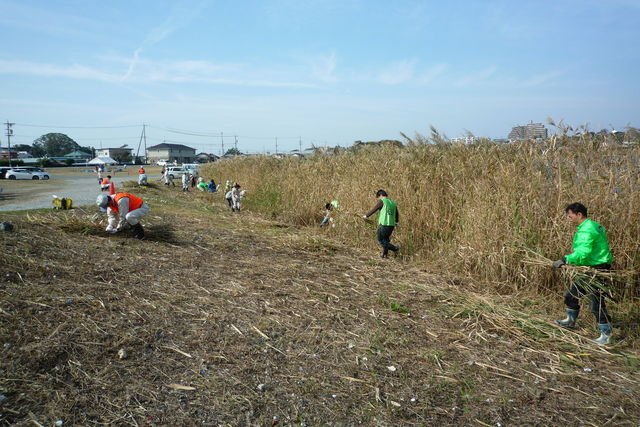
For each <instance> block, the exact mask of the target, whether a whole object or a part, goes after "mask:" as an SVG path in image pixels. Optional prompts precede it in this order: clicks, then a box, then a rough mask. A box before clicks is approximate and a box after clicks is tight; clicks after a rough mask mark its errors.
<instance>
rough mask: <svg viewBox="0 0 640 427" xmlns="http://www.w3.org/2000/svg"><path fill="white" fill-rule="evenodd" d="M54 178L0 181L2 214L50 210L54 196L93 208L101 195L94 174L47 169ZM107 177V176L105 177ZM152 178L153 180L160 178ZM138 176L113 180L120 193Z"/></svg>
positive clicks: (118, 177)
mask: <svg viewBox="0 0 640 427" xmlns="http://www.w3.org/2000/svg"><path fill="white" fill-rule="evenodd" d="M47 171H49V172H51V176H52V178H51V179H50V180H48V181H43V180H38V181H27V180H15V181H14V180H7V179H2V180H0V189H1V190H2V191H1V192H0V212H1V211H17V210H26V209H39V208H50V207H52V205H51V200H52V197H51V196H52V195H54V194H55V195H57V196H58V197H67V198H69V197H70V198H71V199H73V205H74V206H83V205H91V204H94V203H95V201H96V196H97V195H98V194H100V187H99V186H98V180H97V178H96V175H95V174H94V173H83V172H66V171H64V170H55V169H53V168H51V169H49V168H48V169H47ZM105 175H106V174H105ZM158 176H159V175H158V174H156V176H154V175H150V176H149V178H150V180H154V179H157V178H158ZM137 179H138V176H137V173H135V172H133V173H131V174H130V175H126V174H124V175H122V174H120V176H118V174H116V176H115V177H114V178H113V181H114V182H115V185H116V190H117V189H118V188H119V187H120V188H122V187H121V186H120V184H121V183H122V182H123V181H130V180H137Z"/></svg>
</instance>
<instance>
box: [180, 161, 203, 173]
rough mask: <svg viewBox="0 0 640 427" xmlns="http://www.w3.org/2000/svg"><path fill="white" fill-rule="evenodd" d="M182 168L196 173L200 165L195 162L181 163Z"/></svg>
mask: <svg viewBox="0 0 640 427" xmlns="http://www.w3.org/2000/svg"><path fill="white" fill-rule="evenodd" d="M182 168H183V169H184V170H188V171H189V172H190V173H192V174H194V175H197V174H198V172H200V165H199V164H197V163H183V164H182Z"/></svg>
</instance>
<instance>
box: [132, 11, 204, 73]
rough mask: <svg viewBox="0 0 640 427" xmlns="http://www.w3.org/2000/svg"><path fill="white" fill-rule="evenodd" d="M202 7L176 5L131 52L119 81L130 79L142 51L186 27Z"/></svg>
mask: <svg viewBox="0 0 640 427" xmlns="http://www.w3.org/2000/svg"><path fill="white" fill-rule="evenodd" d="M204 5H205V3H204V1H201V2H200V3H199V4H197V5H190V7H189V6H187V5H186V4H183V3H178V4H176V5H175V6H174V8H173V10H172V11H171V14H170V15H169V16H168V17H167V19H165V20H164V22H163V23H162V24H160V25H159V26H157V27H155V28H153V29H152V30H151V31H149V33H148V34H147V36H146V38H145V39H144V41H143V42H142V44H141V45H140V46H139V47H138V48H137V49H136V50H134V51H133V55H132V57H131V60H130V62H129V67H128V68H127V72H126V73H125V74H124V75H123V76H122V78H121V80H122V81H125V80H127V79H128V78H129V77H131V75H132V74H133V71H134V70H135V68H136V66H137V65H138V62H139V61H140V54H141V53H142V52H143V50H144V49H147V48H149V47H151V46H153V45H155V44H156V43H159V42H161V41H162V40H164V39H165V38H167V37H169V36H170V35H171V34H172V33H173V32H175V31H176V30H178V29H179V28H181V27H183V26H185V25H187V24H188V23H189V22H190V21H191V20H193V18H195V16H196V15H197V14H198V13H200V11H201V10H202V8H203V7H204Z"/></svg>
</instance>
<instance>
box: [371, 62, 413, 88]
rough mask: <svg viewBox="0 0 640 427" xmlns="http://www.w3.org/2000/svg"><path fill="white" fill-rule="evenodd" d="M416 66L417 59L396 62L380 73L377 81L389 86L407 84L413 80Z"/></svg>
mask: <svg viewBox="0 0 640 427" xmlns="http://www.w3.org/2000/svg"><path fill="white" fill-rule="evenodd" d="M415 65H416V60H415V59H412V60H404V61H399V62H395V63H393V64H391V65H389V66H388V67H386V68H385V69H383V70H382V71H381V72H380V73H378V76H377V81H378V82H379V83H383V84H387V85H397V84H400V83H405V82H407V81H409V80H411V79H412V78H413V74H414V69H415Z"/></svg>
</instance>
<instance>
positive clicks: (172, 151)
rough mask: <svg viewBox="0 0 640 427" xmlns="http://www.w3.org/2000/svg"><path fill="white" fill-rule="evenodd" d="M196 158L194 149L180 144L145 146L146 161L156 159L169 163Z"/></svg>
mask: <svg viewBox="0 0 640 427" xmlns="http://www.w3.org/2000/svg"><path fill="white" fill-rule="evenodd" d="M195 159H196V149H195V148H191V147H187V146H186V145H182V144H168V143H166V142H163V143H162V144H158V145H154V146H152V147H148V148H147V161H148V162H149V163H156V162H157V161H158V160H167V161H168V162H169V163H172V162H174V161H175V162H178V163H192V162H193V161H194V160H195Z"/></svg>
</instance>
